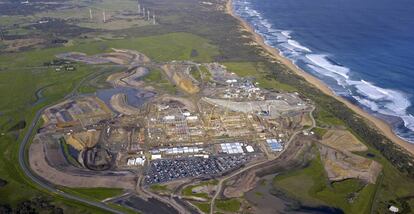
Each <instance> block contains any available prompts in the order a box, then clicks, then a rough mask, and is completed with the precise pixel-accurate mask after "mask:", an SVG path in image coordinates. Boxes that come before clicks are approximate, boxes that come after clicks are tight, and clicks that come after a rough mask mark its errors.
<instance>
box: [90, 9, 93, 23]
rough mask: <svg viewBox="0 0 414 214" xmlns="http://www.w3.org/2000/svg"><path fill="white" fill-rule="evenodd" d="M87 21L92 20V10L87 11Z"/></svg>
mask: <svg viewBox="0 0 414 214" xmlns="http://www.w3.org/2000/svg"><path fill="white" fill-rule="evenodd" d="M89 19H91V20H92V19H93V16H92V9H89Z"/></svg>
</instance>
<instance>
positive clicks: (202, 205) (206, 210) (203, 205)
mask: <svg viewBox="0 0 414 214" xmlns="http://www.w3.org/2000/svg"><path fill="white" fill-rule="evenodd" d="M191 203H192V204H194V205H195V206H196V207H198V209H200V210H201V211H202V212H204V213H210V203H202V202H191Z"/></svg>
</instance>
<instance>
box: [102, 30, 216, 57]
mask: <svg viewBox="0 0 414 214" xmlns="http://www.w3.org/2000/svg"><path fill="white" fill-rule="evenodd" d="M107 44H108V46H110V47H116V48H126V49H134V50H137V51H140V52H142V53H144V54H146V55H147V56H148V57H150V58H151V59H153V60H156V61H171V60H193V61H198V62H211V61H212V60H213V57H214V56H216V55H218V54H219V52H218V49H217V47H216V46H214V45H211V44H210V43H209V41H208V40H206V39H204V38H202V37H199V36H196V35H194V34H190V33H169V34H163V35H157V36H149V37H138V38H133V39H125V40H112V41H110V42H108V43H107ZM194 50H197V53H198V54H197V55H194V54H193V55H192V54H191V53H192V52H194Z"/></svg>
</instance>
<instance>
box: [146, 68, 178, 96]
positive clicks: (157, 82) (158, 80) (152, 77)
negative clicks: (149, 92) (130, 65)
mask: <svg viewBox="0 0 414 214" xmlns="http://www.w3.org/2000/svg"><path fill="white" fill-rule="evenodd" d="M143 80H144V81H145V82H146V83H148V84H151V85H152V86H153V87H155V88H159V89H161V90H163V91H165V92H168V93H170V94H175V93H177V87H176V86H175V85H173V84H172V83H171V82H170V81H169V80H168V79H167V77H166V76H165V75H164V74H163V72H162V71H161V70H160V69H158V68H156V69H151V70H150V72H149V73H148V74H147V75H146V76H144V77H143Z"/></svg>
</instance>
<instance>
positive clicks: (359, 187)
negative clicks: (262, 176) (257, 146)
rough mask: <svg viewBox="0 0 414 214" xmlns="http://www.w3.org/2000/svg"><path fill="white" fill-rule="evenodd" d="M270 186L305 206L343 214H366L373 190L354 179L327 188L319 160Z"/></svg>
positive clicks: (326, 180) (315, 159)
mask: <svg viewBox="0 0 414 214" xmlns="http://www.w3.org/2000/svg"><path fill="white" fill-rule="evenodd" d="M273 182H274V186H275V187H276V188H278V189H282V190H283V191H284V192H286V193H288V195H290V196H291V197H293V198H295V199H298V200H300V201H302V202H304V203H305V204H308V205H312V206H318V205H326V206H333V207H337V208H340V209H342V210H344V212H345V213H369V212H370V210H371V205H372V197H373V196H374V193H375V188H376V185H373V184H368V185H366V184H364V183H362V182H361V181H360V180H357V179H348V180H345V181H341V182H334V183H332V184H330V182H329V180H328V179H327V177H326V175H325V171H324V168H323V165H322V161H321V160H320V158H319V157H315V158H314V159H313V160H312V161H311V162H310V164H309V165H308V166H307V167H306V168H304V169H299V170H294V171H291V172H288V173H286V174H283V175H280V176H276V177H275V179H274V181H273Z"/></svg>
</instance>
